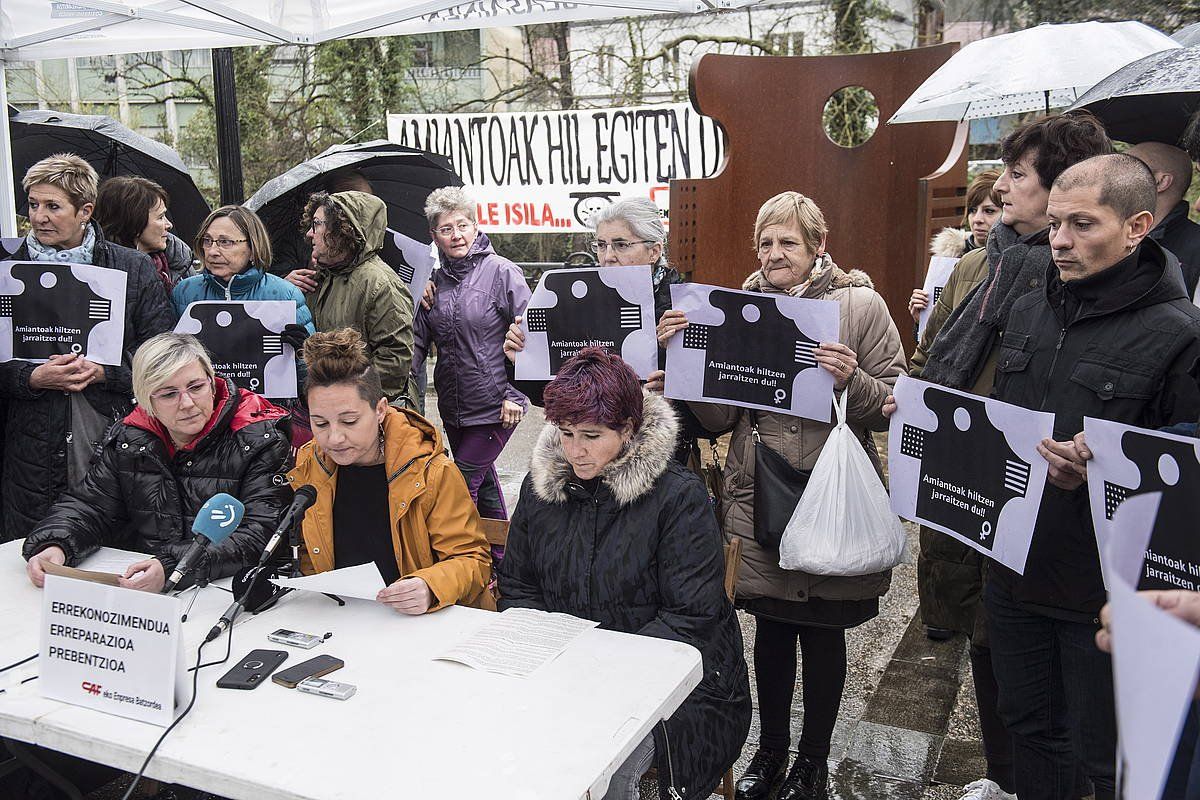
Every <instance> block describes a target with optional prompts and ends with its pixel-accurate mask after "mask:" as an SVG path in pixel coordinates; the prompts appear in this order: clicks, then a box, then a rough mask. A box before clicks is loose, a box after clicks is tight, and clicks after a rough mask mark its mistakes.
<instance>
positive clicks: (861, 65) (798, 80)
mask: <svg viewBox="0 0 1200 800" xmlns="http://www.w3.org/2000/svg"><path fill="white" fill-rule="evenodd" d="M957 47H958V45H955V44H951V45H939V46H937V47H924V48H919V49H915V50H901V51H896V52H891V53H871V54H866V55H850V56H816V57H794V58H787V57H762V56H758V57H748V56H725V55H705V56H703V57H701V58H700V59H699V60H698V61H697V62H696V63H695V64H694V65H693V67H692V74H691V78H690V81H689V84H690V88H691V95H692V104H693V105H694V106H695V107H696V108H697V109H699V110H700V112H701V113H703V114H706V115H708V116H710V117H713V118H715V119H716V120H717V121H718V122H719V123H720V124H721V126H722V127H723V128H724V129H725V134H726V137H727V143H726V150H725V153H726V162H725V165H724V167H723V168H722V170H721V172H719V173H718V174H717V175H716V176H715V177H713V178H709V179H704V180H676V181H672V182H671V216H670V218H671V258H672V260H673V262H674V263H675V264H676V266H677V267H678V269H679V270H680V271H681V272H685V273H690V274H691V279H692V280H694V281H700V282H703V283H712V284H717V285H722V286H734V287H738V286H740V285H741V283H742V280H743V279H744V278H745V277H746V275H748V274H749V273H750V272H751V271H753V270H754V268H755V267H756V266H757V264H756V259H755V256H754V253H753V245H752V242H751V236H752V233H753V230H754V217H755V214H756V213H757V211H758V207H759V206H760V205H761V204H762V203H763V201H764V200H766V199H767V198H768V197H771V196H772V195H775V194H777V193H779V192H782V191H785V190H788V189H794V190H796V191H799V192H802V193H803V194H806V195H808V196H810V197H812V198H813V199H814V200H815V201H816V202H817V204H818V205H819V206H820V207H821V210H822V211H823V212H824V214H825V218H826V220H827V222H828V223H829V227H830V234H829V251H830V253H831V254H832V255H833V257H834V260H835V261H837V262H838V264H839V265H841V266H842V267H845V268H847V269H848V268H851V267H857V268H859V269H862V270H864V271H866V272H867V273H868V274H869V275H870V276H871V278H872V280H874V282H875V287H876V289H877V290H878V291H879V293H880V294H882V295H883V297H884V299H885V300H887V303H888V307H889V308H890V309H891V310H892V317H893V318H894V319H895V320H896V325H897V327H898V328H899V330H900V333H901V336H903V337H904V340H905V345H906V349H908V350H911V348H912V345H913V341H912V333H913V330H912V329H913V325H912V318H911V317H909V316H908V314H907V313H906V304H907V301H908V297H909V295H910V294H911V292H912V289H913V287H915V286H920V285H921V282H922V279H923V277H924V274H925V268H926V266H927V265H928V262H929V255H928V246H929V238H930V234H931V233H932V232H934V231H936V230H938V229H939V228H940V227H942V226H945V225H958V224H960V221H961V219H962V213H963V200H964V197H965V195H966V183H967V170H966V126H965V125H964V126H956V125H955V124H954V123H949V122H937V123H921V124H913V125H894V126H887V125H880V126H879V128H878V129H877V130H876V131H875V132H874V135H872V136H871V138H870V139H869V140H867V141H866V142H865V143H864V144H862V145H860V146H858V147H851V148H847V147H841V146H839V145H837V144H835V143H834V142H833V141H831V140H830V138H829V136H828V135H827V134H826V132H825V128H824V127H823V125H822V112H823V110H824V108H825V104H826V102H827V100H828V99H829V98H830V97H831V96H832V95H833V94H834V92H836V91H837V90H838V89H841V88H843V87H846V86H862V87H864V88H866V89H867V90H868V91H870V92H871V93H872V94H873V95H874V97H875V101H876V104H877V105H878V110H879V118H880V119H888V118H889V117H890V116H891V114H892V113H893V112H894V111H895V110H896V109H897V108H899V107H900V105H901V103H903V102H904V100H905V99H906V98H907V97H908V96H909V95H910V94H911V93H912V92H913V91H914V90H915V89H916V88H917V87H918V86H919V85H920V84H921V82H922V81H923V80H924V79H925V78H926V77H928V76H929V75H930V74H931V73H932V72H933V71H934V70H935V69H937V67H938V66H940V65H941V64H942V63H943V62H944V61H946V59H948V58H949V57H950V56H951V54H953V53H954V51H955V50H956V49H957Z"/></svg>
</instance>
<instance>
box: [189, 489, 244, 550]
mask: <svg viewBox="0 0 1200 800" xmlns="http://www.w3.org/2000/svg"><path fill="white" fill-rule="evenodd" d="M245 513H246V507H245V506H244V505H242V501H241V500H238V499H237V498H236V497H234V496H233V495H231V494H226V493H225V492H220V493H219V494H214V495H213V496H212V497H210V498H208V500H206V501H205V502H204V505H202V506H200V510H199V511H198V512H197V513H196V519H195V520H194V521H193V522H192V533H195V534H198V535H200V536H203V537H204V538H206V539H208V541H210V542H212V543H213V544H217V543H219V542H223V541H225V539H226V538H228V537H229V534H231V533H233V532H234V531H235V530H237V527H238V525H240V524H241V523H242V515H243V514H245Z"/></svg>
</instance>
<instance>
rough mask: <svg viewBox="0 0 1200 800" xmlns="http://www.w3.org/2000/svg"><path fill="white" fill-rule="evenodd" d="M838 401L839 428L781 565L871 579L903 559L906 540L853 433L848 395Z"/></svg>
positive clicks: (787, 533)
mask: <svg viewBox="0 0 1200 800" xmlns="http://www.w3.org/2000/svg"><path fill="white" fill-rule="evenodd" d="M847 394H848V393H847V392H842V397H841V399H840V400H838V401H837V402H835V403H834V408H836V409H837V418H838V424H837V427H835V428H834V429H833V431H832V432H831V433H830V434H829V439H828V440H827V441H826V442H825V447H824V448H823V449H822V450H821V455H820V456H819V457H818V458H817V463H816V466H814V467H813V471H812V477H810V478H809V479H808V486H807V487H806V488H805V489H804V494H803V496H801V498H800V502H799V503H797V504H796V510H795V511H793V512H792V518H791V520H789V521H788V524H787V527H786V528H785V529H784V531H783V539H782V541H781V542H780V543H779V566H781V567H783V568H784V569H797V570H803V571H804V572H809V573H812V574H814V575H868V574H870V573H872V572H882V571H883V570H886V569H891V568H892V567H894V566H896V565H897V564H899V563H900V562H901V561H903V560H904V549H905V544H906V540H905V537H904V528H903V526H902V525H901V524H900V518H899V517H897V516H896V515H895V514H893V513H892V509H891V503H890V502H889V500H888V493H887V490H886V489H885V488H884V487H883V482H882V481H880V480H879V475H878V474H877V473H876V472H875V467H874V465H873V464H872V463H871V459H870V458H869V457H868V456H867V452H866V450H864V449H863V445H862V442H860V441H859V440H858V439H857V438H856V437H855V435H854V431H852V430H851V429H850V426H849V425H847V424H846V395H847Z"/></svg>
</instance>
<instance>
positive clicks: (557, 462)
mask: <svg viewBox="0 0 1200 800" xmlns="http://www.w3.org/2000/svg"><path fill="white" fill-rule="evenodd" d="M678 435H679V421H678V420H677V419H676V417H675V411H674V409H672V408H671V405H670V403H668V402H667V401H666V400H664V399H663V398H662V397H661V396H660V395H657V394H654V393H653V392H648V391H646V390H644V389H643V390H642V426H641V427H640V428H638V429H637V430H636V431H634V434H633V438H632V439H631V440H630V442H629V447H628V448H626V450H625V452H624V453H623V454H622V455H620V456H618V457H617V458H616V459H615V460H614V461H613V462H612V463H610V464H609V465H608V466H607V467H605V468H604V471H603V472H602V473H600V479H601V480H602V481H603V482H604V484H605V485H606V486H607V487H608V489H609V491H611V492H612V494H613V498H614V499H615V500H616V501H617V505H619V506H627V505H629V504H631V503H633V502H634V501H636V500H638V499H639V498H641V497H643V496H644V495H646V494H648V493H649V492H650V490H651V489H653V488H654V482H655V481H656V480H658V478H659V476H661V475H662V474H663V473H664V472H665V471H666V469H667V466H668V465H669V464H670V463H671V456H672V454H673V453H674V452H675V440H676V438H677V437H678ZM529 473H530V477H531V479H532V483H533V491H534V493H535V494H536V495H537V496H538V497H539V498H541V499H542V500H544V501H546V502H547V503H565V502H566V501H567V497H568V494H567V484H568V483H569V482H570V481H571V480H572V478H573V477H574V473H572V471H571V465H570V464H569V463H568V462H567V457H566V454H565V453H564V452H563V447H562V436H561V434H560V433H559V430H558V426H557V425H555V424H554V423H552V422H547V423H546V427H545V428H543V429H542V433H541V435H540V436H538V440H537V444H536V445H534V447H533V455H532V456H531V458H530V465H529Z"/></svg>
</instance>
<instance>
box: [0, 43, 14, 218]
mask: <svg viewBox="0 0 1200 800" xmlns="http://www.w3.org/2000/svg"><path fill="white" fill-rule="evenodd" d="M0 114H3V115H4V120H3V124H2V125H0V164H4V169H3V170H0V172H3V173H4V174H3V175H0V236H3V237H6V238H12V237H15V236H16V235H17V192H16V187H15V186H13V171H12V163H13V155H12V139H11V136H10V129H9V125H8V77H7V75H6V73H5V69H4V56H2V55H0Z"/></svg>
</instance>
